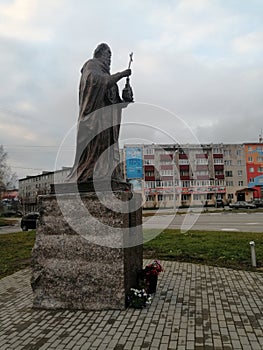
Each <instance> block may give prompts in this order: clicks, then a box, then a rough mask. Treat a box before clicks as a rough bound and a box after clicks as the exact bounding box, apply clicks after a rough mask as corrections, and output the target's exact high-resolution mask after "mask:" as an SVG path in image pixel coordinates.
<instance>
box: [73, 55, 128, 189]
mask: <svg viewBox="0 0 263 350" xmlns="http://www.w3.org/2000/svg"><path fill="white" fill-rule="evenodd" d="M81 73H82V75H81V80H80V86H79V119H78V131H77V146H76V155H75V161H74V165H73V168H72V171H71V173H70V174H69V176H68V179H67V181H69V182H72V181H74V182H78V183H85V182H87V181H90V180H93V178H96V179H106V178H107V177H108V178H109V177H110V178H113V179H118V180H119V179H120V178H121V175H120V171H119V169H120V167H119V166H118V164H119V163H120V155H119V146H118V138H119V131H120V123H121V110H122V108H123V107H124V104H122V103H121V102H123V101H122V100H121V98H120V96H119V91H118V86H117V84H114V85H112V86H110V85H109V82H110V72H109V70H108V68H107V67H106V66H105V65H104V64H103V62H101V61H100V60H98V59H96V58H94V59H91V60H89V61H87V62H86V63H85V64H84V66H83V68H82V70H81ZM94 170H95V173H94Z"/></svg>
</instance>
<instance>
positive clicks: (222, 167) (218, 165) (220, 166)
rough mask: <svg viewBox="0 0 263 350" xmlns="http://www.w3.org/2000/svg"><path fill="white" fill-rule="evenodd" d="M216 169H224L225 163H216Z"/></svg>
mask: <svg viewBox="0 0 263 350" xmlns="http://www.w3.org/2000/svg"><path fill="white" fill-rule="evenodd" d="M214 168H215V171H223V170H224V164H214Z"/></svg>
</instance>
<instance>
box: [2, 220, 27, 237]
mask: <svg viewBox="0 0 263 350" xmlns="http://www.w3.org/2000/svg"><path fill="white" fill-rule="evenodd" d="M20 231H22V230H21V227H20V220H19V222H18V223H17V224H15V225H12V226H0V234H1V233H12V232H20Z"/></svg>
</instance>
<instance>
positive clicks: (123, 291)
mask: <svg viewBox="0 0 263 350" xmlns="http://www.w3.org/2000/svg"><path fill="white" fill-rule="evenodd" d="M101 196H102V197H101ZM132 196H133V200H132V201H131V200H130V199H131V197H132ZM114 198H115V199H117V201H116V202H117V203H116V205H115V204H114V205H113V206H114V208H113V209H112V203H113V202H114V200H113V197H112V192H102V193H101V194H100V199H98V197H97V195H96V193H94V192H93V193H81V194H74V193H73V194H58V195H47V196H40V197H39V205H40V214H41V216H40V220H39V223H38V227H37V234H36V242H35V246H34V248H33V253H32V267H33V273H32V279H31V284H32V289H33V292H34V299H33V306H34V307H36V308H45V309H83V310H102V309H124V308H125V306H126V305H125V304H126V295H127V292H128V290H129V289H130V288H131V287H133V286H136V283H137V271H138V270H140V269H141V268H142V229H141V223H142V212H141V208H140V203H141V196H140V195H137V194H132V193H131V192H130V191H128V192H122V191H119V192H114ZM102 202H103V203H104V204H102ZM108 206H109V207H110V206H111V209H109V208H108ZM135 206H136V207H139V209H138V210H135V211H133V207H135Z"/></svg>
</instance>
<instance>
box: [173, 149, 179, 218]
mask: <svg viewBox="0 0 263 350" xmlns="http://www.w3.org/2000/svg"><path fill="white" fill-rule="evenodd" d="M177 153H178V149H175V146H174V154H173V209H174V211H175V208H176V195H175V166H176V154H177Z"/></svg>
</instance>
